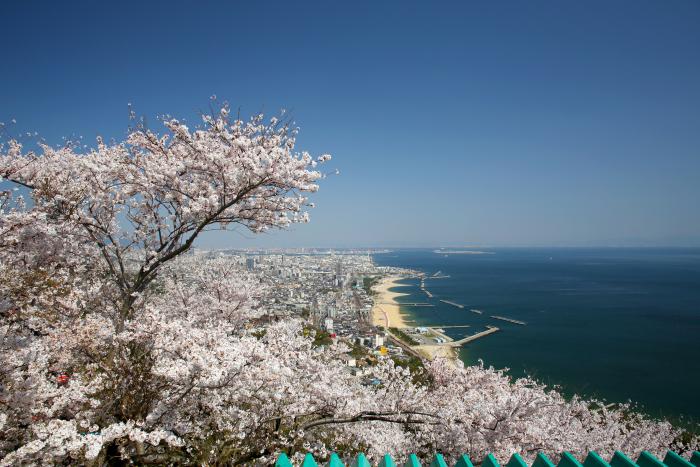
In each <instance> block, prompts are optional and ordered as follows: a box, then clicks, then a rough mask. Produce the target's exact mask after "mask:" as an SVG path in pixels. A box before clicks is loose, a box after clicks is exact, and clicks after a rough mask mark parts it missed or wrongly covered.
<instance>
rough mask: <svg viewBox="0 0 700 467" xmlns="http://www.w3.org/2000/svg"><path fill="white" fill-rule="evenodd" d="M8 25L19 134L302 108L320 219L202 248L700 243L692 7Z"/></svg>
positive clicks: (115, 18) (542, 7)
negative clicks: (217, 105) (321, 175)
mask: <svg viewBox="0 0 700 467" xmlns="http://www.w3.org/2000/svg"><path fill="white" fill-rule="evenodd" d="M40 3H41V2H40ZM3 13H4V17H5V18H6V27H4V28H3V31H2V32H0V34H2V37H3V39H4V42H5V43H6V44H13V45H12V47H9V48H8V51H7V53H6V63H13V64H14V63H16V64H18V65H16V66H11V67H8V68H7V70H6V71H5V73H4V77H3V80H4V84H5V86H3V88H2V89H0V121H3V122H6V123H7V122H10V121H12V119H15V120H16V121H17V123H16V124H15V125H9V128H8V130H7V131H8V133H10V134H15V133H24V132H34V131H36V132H39V134H40V135H41V136H42V137H44V138H45V139H46V141H47V142H49V143H50V144H59V143H61V141H62V137H72V136H75V135H81V136H83V137H84V141H86V142H88V144H91V145H94V140H95V137H96V136H97V135H98V134H101V135H103V136H105V138H116V139H121V138H123V136H124V134H125V132H126V129H127V126H128V124H129V121H128V118H127V111H128V108H127V104H129V103H131V104H133V108H134V110H135V111H136V112H137V113H138V114H140V115H145V116H146V117H148V118H149V123H150V124H151V126H152V127H153V128H156V129H159V125H158V123H157V122H156V120H155V117H156V116H157V115H159V114H162V113H166V114H170V115H173V116H175V117H180V118H186V119H187V120H188V122H194V121H196V119H197V113H198V112H199V111H200V110H203V111H207V110H208V107H209V105H210V102H209V97H210V96H211V95H212V94H216V95H217V96H218V98H219V100H220V101H223V100H228V101H229V102H231V105H232V107H233V108H239V107H240V109H241V111H242V114H243V115H251V114H254V113H256V112H258V111H264V112H265V113H266V115H268V116H272V115H275V114H276V113H277V112H278V110H279V109H281V108H285V109H289V113H290V114H291V115H292V116H293V118H294V119H295V121H296V123H297V124H298V125H299V126H300V127H301V132H300V135H299V138H298V148H299V149H303V150H308V151H309V152H311V153H312V154H313V155H315V156H316V155H320V154H322V153H326V152H327V153H330V154H332V155H333V157H334V159H333V161H332V162H331V163H330V164H329V165H328V166H327V167H325V168H324V170H327V171H329V172H330V173H333V171H334V170H335V169H338V170H339V171H340V175H337V176H335V175H330V176H329V177H328V178H327V179H326V180H323V181H322V183H321V189H320V192H319V193H318V194H317V195H315V196H314V197H313V201H314V202H315V204H316V206H317V207H316V208H315V209H312V210H311V223H310V224H308V225H297V226H294V228H293V229H291V230H290V231H285V232H277V233H269V234H264V235H257V236H255V235H252V234H249V233H246V232H239V233H238V234H234V235H231V234H229V233H223V234H221V233H208V234H205V235H204V236H203V237H202V238H201V239H200V240H199V242H198V246H199V247H201V248H244V247H275V246H279V247H314V246H318V247H372V246H374V247H434V246H700V213H699V211H698V209H697V201H698V199H700V183H698V180H700V136H699V135H700V110H698V109H700V89H699V88H698V87H697V85H696V83H697V82H700V60H698V58H699V57H700V45H699V44H700V30H699V29H698V28H697V24H698V22H699V20H700V6H699V5H698V4H697V3H695V2H677V3H674V4H672V5H671V4H663V5H662V4H660V3H657V2H635V3H634V4H631V3H623V2H620V3H614V4H611V3H608V2H593V3H586V4H585V5H584V4H560V3H553V2H534V3H533V2H530V3H528V4H527V5H515V4H508V5H506V4H500V5H498V4H458V3H446V4H443V5H441V7H440V8H437V7H435V6H434V5H429V4H424V3H418V2H401V3H392V2H383V3H382V4H370V3H363V4H353V5H342V6H340V5H330V4H327V3H322V2H309V3H304V4H302V5H294V6H292V5H290V4H285V3H276V4H274V5H271V4H268V3H266V4H265V5H264V6H262V5H255V4H252V3H251V4H237V5H233V4H230V5H225V6H221V5H217V6H214V5H213V4H204V5H203V6H201V5H197V6H195V5H194V4H186V3H180V4H176V5H171V4H165V3H158V2H153V3H149V4H147V5H139V7H138V8H136V7H135V4H130V3H129V2H124V3H120V4H114V5H105V4H94V3H88V2H75V3H71V4H69V5H68V4H53V3H50V2H45V3H43V4H42V7H41V8H34V5H33V4H32V5H30V4H21V3H16V4H8V5H5V6H4V12H3ZM36 29H41V30H42V34H40V35H37V34H34V32H33V31H35V30H36ZM183 31H184V32H186V33H183ZM47 37H51V40H47Z"/></svg>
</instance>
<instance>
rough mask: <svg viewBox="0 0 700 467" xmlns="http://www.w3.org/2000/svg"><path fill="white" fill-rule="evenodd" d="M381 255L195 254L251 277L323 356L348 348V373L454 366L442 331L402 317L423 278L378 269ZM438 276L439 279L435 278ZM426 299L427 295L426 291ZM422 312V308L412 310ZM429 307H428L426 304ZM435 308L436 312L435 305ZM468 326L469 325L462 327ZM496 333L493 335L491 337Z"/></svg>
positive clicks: (266, 300)
mask: <svg viewBox="0 0 700 467" xmlns="http://www.w3.org/2000/svg"><path fill="white" fill-rule="evenodd" d="M382 252H386V251H384V250H320V249H290V250H278V249H277V250H219V251H202V252H197V253H195V254H197V255H202V256H204V257H218V258H225V259H226V260H227V261H230V263H231V267H233V268H238V269H240V270H241V271H242V272H243V271H245V273H247V274H249V275H251V276H252V277H253V278H254V279H255V280H256V281H258V282H259V284H260V285H261V286H262V287H261V290H264V292H263V296H262V297H260V302H261V304H262V305H263V306H265V307H266V308H267V310H268V311H269V312H270V313H272V314H278V315H290V314H291V315H297V316H299V317H302V318H303V319H305V320H306V321H307V322H308V323H309V331H310V332H311V331H312V332H314V333H315V336H316V337H315V342H316V343H317V345H318V347H317V348H318V351H322V350H323V349H324V348H325V346H333V345H337V344H339V343H344V344H346V345H347V348H349V349H350V350H349V351H348V352H347V354H346V355H345V358H344V361H345V363H346V364H347V369H348V371H349V372H351V373H353V374H356V375H358V376H367V377H370V378H369V379H368V382H369V384H372V383H374V384H378V381H376V380H373V379H371V371H370V368H371V366H372V365H373V364H375V363H376V362H378V361H379V360H381V359H386V358H391V359H393V360H394V361H395V363H397V364H399V365H402V364H413V365H421V362H423V361H424V360H426V359H427V360H432V359H435V358H446V359H448V360H449V361H450V362H453V363H454V362H456V361H457V353H456V351H455V349H456V347H457V346H458V345H460V344H458V343H457V345H455V344H456V343H455V342H454V340H453V339H452V338H451V337H449V336H447V335H446V334H445V333H444V330H443V329H441V328H437V327H422V326H416V325H415V323H413V322H411V321H410V320H409V319H408V318H407V317H406V316H405V315H404V314H403V313H402V311H401V306H400V304H399V302H398V301H397V298H398V297H401V296H405V295H407V294H405V293H401V292H397V291H396V289H400V288H401V287H402V286H403V285H404V284H402V283H401V281H402V280H404V279H407V278H414V279H419V280H420V279H422V278H423V277H424V275H425V274H424V273H423V272H421V271H416V270H411V269H404V268H398V267H388V266H378V265H376V264H374V261H373V259H372V254H376V253H382ZM437 277H439V276H437ZM428 293H429V292H428ZM414 305H418V304H414ZM426 306H427V305H426ZM431 306H432V305H431ZM464 327H467V326H464ZM493 330H497V328H493V329H492V330H489V331H488V332H493Z"/></svg>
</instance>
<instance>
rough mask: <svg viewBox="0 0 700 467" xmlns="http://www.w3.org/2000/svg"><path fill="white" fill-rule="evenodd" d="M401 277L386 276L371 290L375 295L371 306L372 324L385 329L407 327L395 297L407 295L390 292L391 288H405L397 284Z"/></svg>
mask: <svg viewBox="0 0 700 467" xmlns="http://www.w3.org/2000/svg"><path fill="white" fill-rule="evenodd" d="M402 279H403V277H402V276H387V277H384V278H382V279H381V280H380V281H379V283H378V284H377V285H374V286H373V287H372V290H373V291H374V292H376V293H377V296H376V298H375V300H374V305H373V306H372V324H373V325H375V326H383V327H385V328H387V329H388V328H390V327H391V328H406V327H409V326H408V324H407V323H406V321H405V320H404V317H403V316H402V313H401V305H400V304H399V302H397V301H396V297H402V296H405V295H408V294H406V293H401V292H392V291H390V290H389V289H391V288H393V287H405V286H404V285H403V284H398V281H400V280H402Z"/></svg>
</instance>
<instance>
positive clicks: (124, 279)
mask: <svg viewBox="0 0 700 467" xmlns="http://www.w3.org/2000/svg"><path fill="white" fill-rule="evenodd" d="M165 124H166V130H167V131H166V134H165V135H158V134H156V133H154V132H152V131H150V130H148V129H146V128H144V127H137V128H135V129H134V130H132V131H131V132H130V133H129V136H128V138H127V139H126V141H124V142H122V143H113V144H109V145H108V144H104V143H103V142H100V143H99V144H98V146H97V148H95V149H93V150H89V151H83V152H81V151H79V150H78V148H77V147H74V146H71V145H68V146H66V147H63V148H59V149H56V148H51V147H49V146H46V145H42V146H41V147H40V150H41V152H39V153H35V152H32V151H25V150H24V149H23V148H22V146H21V145H20V144H19V143H17V142H15V141H10V142H9V143H8V144H7V145H6V146H4V148H3V150H2V151H1V155H0V176H1V177H2V179H3V180H5V181H6V182H12V183H15V184H17V185H19V186H21V187H22V190H23V191H25V192H28V193H29V196H30V198H31V199H27V200H25V199H24V198H23V197H22V196H23V195H21V194H20V195H16V193H22V191H20V192H12V191H5V192H3V193H2V195H0V317H1V318H2V321H1V323H0V366H1V369H0V456H2V461H1V462H0V463H1V464H3V465H12V464H17V463H35V464H50V463H69V462H75V463H92V464H94V465H105V464H108V463H112V462H120V461H121V462H123V461H127V460H128V461H132V462H135V463H139V464H200V465H204V464H215V463H231V464H245V465H255V464H265V463H269V462H270V461H271V460H272V459H273V458H274V457H275V455H276V454H277V453H279V452H281V451H286V452H290V453H302V452H307V451H311V452H314V453H316V454H317V455H319V456H321V457H326V456H328V454H329V452H330V451H333V450H336V451H340V452H342V453H345V454H348V455H349V454H352V453H355V452H358V451H365V452H366V453H368V454H369V456H370V457H372V458H374V459H376V458H378V457H379V456H380V455H383V454H384V453H387V452H388V453H392V454H394V455H397V456H402V455H405V454H406V453H408V452H418V453H421V454H426V455H427V454H432V453H433V452H436V451H441V452H444V453H445V454H447V455H448V457H451V458H454V456H456V455H457V454H459V453H462V452H467V453H469V454H471V455H472V456H473V457H474V458H478V457H479V456H481V455H483V454H484V453H486V452H494V453H495V454H496V455H497V456H499V457H501V458H502V459H505V458H506V457H508V456H510V454H511V453H512V452H520V453H522V454H523V455H524V456H525V457H526V458H532V456H533V455H534V453H535V451H544V452H546V453H548V454H551V455H552V456H553V457H555V458H556V455H557V454H558V453H559V452H561V451H562V450H569V451H572V452H574V453H576V454H583V453H584V452H585V451H587V450H589V449H597V450H599V451H601V452H602V453H604V454H610V453H611V452H612V451H613V450H614V449H623V450H625V451H626V452H628V453H631V454H635V453H638V452H639V451H641V450H643V449H647V450H650V451H652V452H656V453H661V452H662V451H663V450H664V449H665V448H667V447H669V446H674V447H676V446H677V449H685V447H683V446H681V445H680V444H674V443H678V437H679V435H680V432H679V431H678V430H677V429H675V428H673V427H672V426H671V425H670V424H669V423H667V422H659V421H653V420H650V419H648V418H645V417H643V416H641V415H639V414H635V413H634V412H632V411H630V410H629V408H627V407H611V406H608V405H606V404H603V403H601V402H597V401H587V400H581V399H579V398H574V399H572V400H565V399H564V398H563V397H562V396H561V395H560V394H558V393H557V392H554V391H551V390H548V389H547V388H545V387H543V386H541V385H539V384H537V383H536V382H535V381H532V380H529V379H521V380H518V381H511V380H510V379H509V378H508V377H507V376H506V375H505V374H504V373H502V372H500V371H496V370H493V369H488V368H483V367H481V366H476V367H468V368H463V367H461V366H458V365H457V366H455V365H452V364H449V363H448V362H445V361H436V362H432V363H430V364H427V365H426V366H425V368H424V369H422V370H419V371H423V372H425V375H424V376H426V377H425V378H420V381H421V382H420V383H416V382H415V381H416V378H414V376H415V375H413V374H411V372H410V371H409V369H407V368H404V367H402V366H399V365H396V364H394V362H393V361H392V360H390V359H381V360H380V361H379V363H378V364H377V365H375V366H373V367H372V370H371V371H372V377H373V378H376V379H378V380H379V381H381V384H380V385H368V384H365V382H364V380H363V379H362V378H359V377H357V376H354V375H352V374H350V373H349V372H348V371H346V369H345V368H344V365H343V364H342V363H341V360H340V358H341V355H342V354H343V353H344V352H347V351H348V350H349V349H348V348H347V346H346V345H345V344H344V343H342V342H341V343H338V344H336V345H333V346H330V347H329V348H325V349H324V348H320V347H315V346H314V344H313V331H309V327H308V324H307V323H305V322H303V321H302V320H301V319H300V318H298V317H295V316H290V315H280V314H270V313H268V312H267V310H266V309H265V306H264V303H263V302H262V301H261V297H262V296H263V295H264V293H265V290H264V289H263V288H262V287H261V285H260V284H259V283H258V282H256V281H254V280H253V279H252V278H250V277H249V276H247V275H246V273H245V271H243V270H241V268H238V267H236V266H235V265H234V264H232V263H231V262H230V261H229V260H227V259H226V258H225V257H224V258H208V257H206V256H204V255H198V254H192V253H191V251H190V250H191V247H192V245H193V244H194V242H195V240H196V238H197V237H198V235H200V234H201V233H202V232H203V231H205V230H207V229H211V228H227V227H230V226H241V227H243V228H246V229H249V230H251V231H253V232H261V231H264V230H266V229H270V228H285V227H287V226H288V225H290V224H291V223H294V222H305V221H306V219H307V216H306V214H305V208H306V207H308V206H309V203H308V201H307V198H306V196H305V194H306V193H310V192H314V191H316V189H317V184H316V182H317V181H318V180H319V179H320V178H321V177H322V174H321V173H320V172H319V171H317V170H316V165H317V164H318V163H320V162H323V161H325V160H327V159H328V156H321V157H320V158H318V159H316V160H313V159H312V158H311V156H310V155H308V154H306V153H303V152H302V153H296V152H294V144H295V142H294V138H295V135H296V131H295V130H292V129H291V128H290V127H289V125H287V124H285V123H284V122H281V121H279V120H276V119H273V120H271V121H268V122H265V121H264V120H263V118H262V117H260V116H257V117H255V118H253V119H251V120H249V121H245V122H244V121H242V120H241V119H238V118H236V119H231V118H230V117H229V110H228V108H227V107H225V106H224V108H223V109H222V110H221V111H220V112H219V113H218V114H217V115H215V116H206V117H204V119H203V125H202V127H201V128H196V129H194V130H190V129H188V128H187V127H186V126H185V125H184V124H183V123H181V122H178V121H175V120H167V121H166V122H165Z"/></svg>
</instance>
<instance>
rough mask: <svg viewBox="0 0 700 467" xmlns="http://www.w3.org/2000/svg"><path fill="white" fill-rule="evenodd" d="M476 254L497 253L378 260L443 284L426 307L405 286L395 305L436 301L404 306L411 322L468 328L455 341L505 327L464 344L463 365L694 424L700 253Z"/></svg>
mask: <svg viewBox="0 0 700 467" xmlns="http://www.w3.org/2000/svg"><path fill="white" fill-rule="evenodd" d="M481 251H488V252H492V253H493V254H482V255H466V254H450V255H447V256H445V255H443V254H437V253H435V252H434V251H433V250H396V251H393V252H390V253H384V254H376V255H374V260H375V263H376V264H378V265H385V266H399V267H407V268H412V269H418V270H420V271H423V272H425V273H427V274H429V275H432V274H434V273H436V272H438V271H442V273H443V274H445V275H449V276H450V277H449V278H444V279H430V278H428V279H427V280H426V284H425V285H426V288H427V289H428V290H429V291H430V292H431V293H433V295H434V298H432V299H430V298H428V297H427V296H426V295H425V294H424V293H423V292H422V291H421V290H420V288H419V281H418V280H415V279H408V280H405V281H404V283H405V284H408V287H401V288H400V291H402V292H407V293H410V295H409V296H406V297H401V298H400V299H399V301H402V302H406V303H408V302H429V303H433V304H435V307H410V306H407V307H405V308H404V309H405V310H406V311H407V312H408V313H409V314H410V315H411V319H412V320H414V321H415V322H416V324H417V325H464V324H466V325H469V326H470V327H469V328H466V329H446V333H447V334H448V335H450V336H451V337H454V338H460V337H463V336H465V335H469V334H474V333H476V332H478V331H481V330H483V329H485V326H486V325H495V326H498V327H499V328H500V329H501V331H500V332H497V333H495V334H491V335H489V336H486V337H484V338H482V339H479V340H477V341H474V342H472V343H469V344H467V345H465V346H464V347H463V348H462V350H461V352H460V358H461V359H462V360H463V361H464V362H465V363H467V364H474V363H476V362H477V361H478V360H480V359H481V360H483V361H484V363H485V364H486V365H489V366H494V367H496V368H509V369H510V370H509V372H510V374H511V375H513V376H516V377H517V376H522V375H525V374H527V375H530V376H533V377H534V378H536V379H538V380H539V381H541V382H543V383H546V384H549V385H559V386H560V387H561V390H562V391H563V392H564V393H565V394H567V395H571V394H574V393H577V394H582V395H585V396H588V397H597V398H602V399H605V400H607V401H610V402H626V401H628V400H631V401H633V402H635V403H637V404H638V405H639V406H638V408H639V410H642V411H644V412H646V413H648V414H650V415H652V416H661V417H668V418H670V419H673V420H675V421H679V420H680V421H681V422H682V423H684V424H689V425H690V426H693V427H697V426H699V425H698V422H699V421H700V249H629V248H625V249H617V248H615V249H613V248H607V249H587V248H586V249H584V248H580V249H579V248H577V249H573V248H572V249H543V248H538V249H515V248H513V249H486V250H481ZM439 299H444V300H451V301H454V302H457V303H460V304H463V305H465V308H464V309H459V308H457V307H454V306H451V305H448V304H445V303H442V302H440V301H439ZM470 308H476V309H479V310H482V311H483V314H482V315H478V314H475V313H472V312H470V311H469V309H470ZM490 315H501V316H505V317H509V318H513V319H517V320H521V321H524V322H526V323H527V325H525V326H521V325H517V324H511V323H508V322H504V321H500V320H496V319H493V318H490V317H489V316H490Z"/></svg>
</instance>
